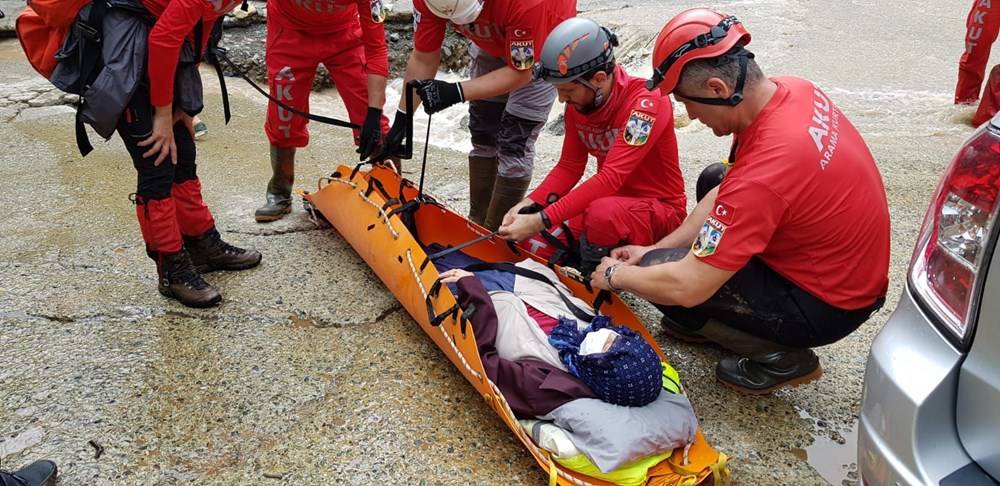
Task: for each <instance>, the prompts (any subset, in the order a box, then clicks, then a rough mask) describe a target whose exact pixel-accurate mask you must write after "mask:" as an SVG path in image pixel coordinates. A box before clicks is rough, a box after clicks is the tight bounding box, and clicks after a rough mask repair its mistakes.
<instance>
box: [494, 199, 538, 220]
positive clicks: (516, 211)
mask: <svg viewBox="0 0 1000 486" xmlns="http://www.w3.org/2000/svg"><path fill="white" fill-rule="evenodd" d="M532 204H535V201H532V200H531V198H527V197H526V198H524V200H522V201H521V202H519V203H517V204H515V205H514V207H512V208H510V209H509V210H508V211H507V214H504V215H503V220H502V221H500V226H508V225H510V224H511V223H513V222H514V216H516V215H518V214H519V213H520V212H521V209H522V208H526V207H528V206H531V205H532ZM539 207H541V206H539Z"/></svg>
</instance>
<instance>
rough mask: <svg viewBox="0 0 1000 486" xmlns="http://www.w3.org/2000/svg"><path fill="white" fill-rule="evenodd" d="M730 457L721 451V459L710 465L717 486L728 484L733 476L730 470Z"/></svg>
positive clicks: (726, 485)
mask: <svg viewBox="0 0 1000 486" xmlns="http://www.w3.org/2000/svg"><path fill="white" fill-rule="evenodd" d="M728 463H729V457H727V456H726V455H725V454H723V453H721V452H720V453H719V460H718V461H716V462H715V464H712V465H711V466H709V469H711V470H712V477H713V478H714V479H715V484H716V485H717V486H728V485H729V484H730V481H731V480H732V477H731V476H730V472H729V464H728Z"/></svg>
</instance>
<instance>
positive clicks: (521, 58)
mask: <svg viewBox="0 0 1000 486" xmlns="http://www.w3.org/2000/svg"><path fill="white" fill-rule="evenodd" d="M510 64H511V66H513V67H514V69H517V70H518V71H525V70H528V69H531V68H532V67H533V66H534V65H535V41H534V40H530V39H529V40H512V41H510Z"/></svg>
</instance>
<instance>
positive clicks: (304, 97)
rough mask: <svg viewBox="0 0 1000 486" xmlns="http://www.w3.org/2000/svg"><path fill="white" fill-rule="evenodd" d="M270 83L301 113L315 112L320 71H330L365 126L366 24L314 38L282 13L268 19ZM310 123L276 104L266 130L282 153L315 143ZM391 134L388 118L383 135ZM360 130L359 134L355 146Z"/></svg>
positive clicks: (350, 113)
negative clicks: (313, 95) (312, 100)
mask: <svg viewBox="0 0 1000 486" xmlns="http://www.w3.org/2000/svg"><path fill="white" fill-rule="evenodd" d="M265 56H266V57H265V59H266V63H267V79H268V80H269V83H268V84H270V86H271V96H274V97H275V98H277V99H279V100H281V102H282V103H285V104H286V105H288V106H291V107H292V108H295V109H296V110H299V111H309V93H310V92H311V91H312V84H313V80H314V79H315V78H316V68H317V67H318V66H319V63H323V65H324V66H326V69H327V71H329V72H330V77H331V78H332V79H333V84H334V85H335V86H336V87H337V92H339V93H340V97H341V98H343V100H344V106H346V107H347V114H348V118H349V119H350V120H351V123H354V124H356V125H361V124H362V123H364V120H365V115H366V114H367V112H368V74H367V73H366V72H365V50H364V45H363V44H362V41H361V24H360V23H358V24H357V25H356V26H352V27H348V28H345V29H344V30H342V31H339V32H337V33H334V34H319V35H317V34H312V33H309V32H306V31H301V30H296V29H294V28H292V27H290V26H289V25H288V21H286V20H285V19H284V18H283V17H281V15H280V14H279V13H278V11H277V10H272V11H269V12H268V15H267V52H266V54H265ZM308 123H309V120H308V119H306V118H303V117H301V116H298V115H294V114H292V113H291V112H289V111H288V110H286V109H284V108H281V107H279V106H278V105H276V104H274V103H268V106H267V121H266V122H265V123H264V131H265V132H266V133H267V139H268V140H269V141H270V142H271V145H274V146H276V147H282V148H289V147H305V146H306V145H308V144H309V130H308V128H306V125H307V124H308ZM388 130H389V120H388V119H387V118H386V117H385V116H384V115H383V116H382V133H385V132H387V131H388ZM357 141H358V131H357V130H354V142H355V144H356V143H357Z"/></svg>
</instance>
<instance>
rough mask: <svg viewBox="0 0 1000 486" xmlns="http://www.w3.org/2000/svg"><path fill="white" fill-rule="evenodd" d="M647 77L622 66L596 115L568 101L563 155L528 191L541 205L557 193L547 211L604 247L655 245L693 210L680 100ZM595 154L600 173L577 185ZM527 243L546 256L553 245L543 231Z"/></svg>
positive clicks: (556, 221) (551, 218) (573, 229)
mask: <svg viewBox="0 0 1000 486" xmlns="http://www.w3.org/2000/svg"><path fill="white" fill-rule="evenodd" d="M645 83H646V80H645V79H642V78H637V77H633V76H629V75H628V73H626V72H625V70H624V69H623V68H622V67H621V66H616V67H615V71H614V84H613V86H612V88H611V94H610V96H609V97H608V100H607V101H606V102H605V103H604V105H603V106H601V107H600V108H599V109H597V110H596V111H594V112H593V113H589V114H584V113H580V112H579V111H577V110H576V108H573V107H572V106H567V107H566V115H565V120H566V121H565V123H566V135H565V138H564V139H563V149H562V156H561V157H560V159H559V162H558V163H557V164H556V166H555V168H553V169H552V172H550V173H549V175H548V176H546V177H545V180H544V181H542V183H541V184H540V185H539V186H538V188H537V189H535V190H534V191H533V192H532V193H531V194H530V195H529V196H528V197H530V198H531V200H532V201H535V202H537V203H539V204H542V205H545V204H546V201H550V200H552V199H554V198H558V200H556V202H554V203H552V204H550V205H548V207H547V208H546V209H545V214H546V215H547V216H548V217H549V219H550V220H551V221H552V222H553V223H558V222H562V221H570V229H571V230H572V231H573V233H574V234H575V235H576V236H579V235H580V233H584V234H586V236H587V239H588V241H589V242H590V243H592V244H594V245H597V246H604V247H611V246H615V245H619V244H636V245H651V244H653V243H654V242H656V241H658V240H659V239H660V238H662V237H664V236H666V235H667V234H669V233H670V232H671V231H673V230H674V229H676V228H677V226H679V225H680V223H681V222H682V221H683V220H684V217H685V215H686V211H685V208H686V202H687V201H686V198H685V196H684V178H683V176H682V175H681V170H680V166H679V164H678V158H677V137H676V135H675V133H674V112H673V105H672V104H671V102H670V98H669V96H663V95H661V94H660V93H659V92H658V91H656V92H650V91H648V90H647V89H646V86H645ZM591 155H592V156H594V157H595V158H596V159H597V173H596V174H594V176H593V177H591V178H589V179H587V180H586V181H584V182H583V183H582V184H580V186H579V187H576V188H575V189H574V186H576V184H577V183H578V182H579V181H580V178H581V177H582V176H583V173H584V169H586V167H587V160H588V156H591ZM528 244H529V245H530V247H531V249H532V250H533V251H536V252H541V253H539V254H540V255H541V256H546V257H547V256H549V255H550V254H551V251H553V249H550V248H548V247H547V246H546V242H545V240H544V239H543V238H541V237H540V236H536V237H535V238H533V239H532V240H530V241H529V243H528Z"/></svg>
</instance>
